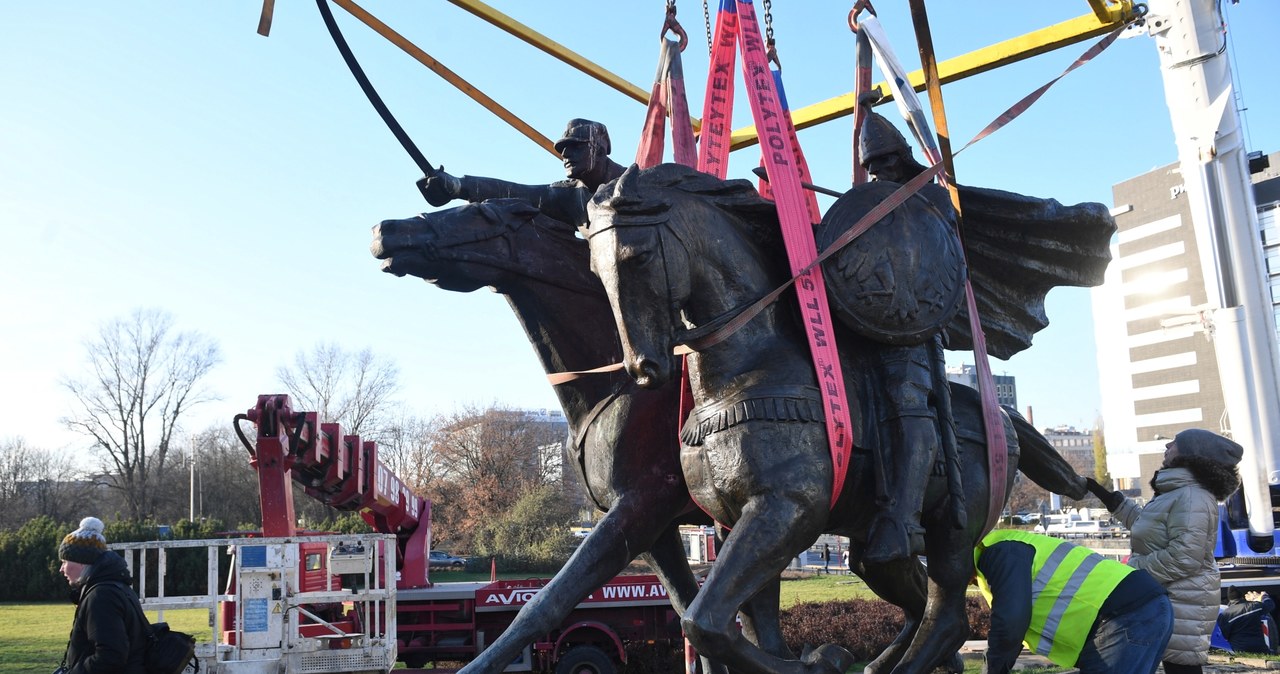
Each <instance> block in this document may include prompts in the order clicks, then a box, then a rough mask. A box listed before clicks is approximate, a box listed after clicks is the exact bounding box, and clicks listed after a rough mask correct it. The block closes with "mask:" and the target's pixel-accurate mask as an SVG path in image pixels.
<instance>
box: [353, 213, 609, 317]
mask: <svg viewBox="0 0 1280 674" xmlns="http://www.w3.org/2000/svg"><path fill="white" fill-rule="evenodd" d="M549 246H550V248H549ZM369 249H370V252H372V253H373V256H374V257H376V258H378V259H380V260H382V261H383V262H382V271H384V272H387V273H389V274H394V275H396V276H406V275H412V276H417V277H419V278H422V279H424V280H426V281H428V282H430V283H434V284H435V285H437V286H439V287H441V288H444V289H445V290H452V291H456V292H470V291H472V290H476V289H478V288H483V287H486V286H488V287H492V288H494V289H495V290H497V291H498V292H501V293H504V294H509V293H510V290H511V288H512V286H513V285H516V284H517V283H519V281H520V280H521V279H524V280H534V281H537V282H541V283H548V284H551V285H556V286H559V287H562V288H565V289H568V290H575V291H580V292H587V293H591V294H598V293H599V292H600V286H599V283H598V282H597V281H596V279H594V278H593V277H592V276H591V274H590V273H589V272H588V271H587V250H586V244H585V242H584V241H582V240H581V239H579V238H577V237H576V235H575V233H574V231H573V228H572V227H570V226H569V225H566V224H564V223H561V222H559V221H556V220H553V219H552V218H549V217H547V216H545V215H542V214H541V213H540V212H539V211H538V209H536V208H534V207H533V206H531V205H530V204H529V203H528V202H525V201H521V200H518V199H492V200H489V201H485V202H483V203H478V204H465V205H462V206H459V207H457V208H449V209H445V210H441V211H434V212H431V213H423V214H422V215H419V216H417V217H413V218H405V219H402V220H383V221H382V222H381V223H379V224H378V225H376V226H374V228H373V243H372V244H371V245H370V247H369Z"/></svg>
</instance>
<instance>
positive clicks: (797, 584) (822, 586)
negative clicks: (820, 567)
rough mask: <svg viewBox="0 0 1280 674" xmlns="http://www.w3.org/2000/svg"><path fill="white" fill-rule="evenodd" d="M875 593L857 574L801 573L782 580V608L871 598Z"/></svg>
mask: <svg viewBox="0 0 1280 674" xmlns="http://www.w3.org/2000/svg"><path fill="white" fill-rule="evenodd" d="M873 597H875V593H873V592H872V591H871V590H868V589H867V586H866V584H865V583H863V582H862V581H861V580H859V579H858V577H857V576H841V575H830V574H814V575H802V576H800V577H797V578H789V579H785V580H783V581H782V601H781V602H780V604H781V605H782V608H784V609H785V608H791V607H792V606H795V605H796V604H807V603H810V602H819V601H839V600H844V599H871V598H873Z"/></svg>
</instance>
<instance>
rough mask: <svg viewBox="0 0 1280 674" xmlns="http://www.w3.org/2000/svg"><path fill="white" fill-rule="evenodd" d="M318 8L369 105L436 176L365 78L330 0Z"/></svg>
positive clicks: (425, 171) (428, 172)
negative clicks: (339, 24)
mask: <svg viewBox="0 0 1280 674" xmlns="http://www.w3.org/2000/svg"><path fill="white" fill-rule="evenodd" d="M316 6H317V7H319V8H320V16H321V17H323V18H324V25H325V27H326V28H328V29H329V35H330V36H331V37H333V44H334V46H336V47H337V48H338V52H339V53H341V54H342V60H343V61H346V63H347V68H350V69H351V75H352V76H353V77H355V78H356V82H358V83H359V84H360V89H361V90H362V91H364V95H365V96H366V97H367V98H368V99H369V103H371V104H373V109H374V110H377V111H378V116H379V117H382V121H383V122H385V123H386V125H387V128H388V129H391V133H392V134H394V135H395V137H396V140H398V141H400V145H401V146H402V147H403V148H404V150H405V152H408V153H409V156H410V157H411V158H412V159H413V162H414V163H415V164H417V165H418V168H420V169H422V173H423V174H424V175H427V176H432V175H435V173H436V168H435V167H434V166H432V165H431V162H429V161H427V158H426V157H425V156H423V154H422V152H421V151H419V150H418V146H417V145H414V143H413V140H412V139H410V138H409V134H407V133H405V131H404V128H403V127H401V126H400V122H397V121H396V118H395V116H394V115H392V114H391V111H390V110H388V109H387V105H386V104H385V103H383V102H382V97H381V96H379V95H378V92H377V90H375V89H374V88H373V84H371V83H370V82H369V78H368V77H367V76H365V74H364V69H363V68H361V67H360V63H359V62H358V61H356V57H355V54H352V53H351V47H349V46H348V45H347V40H346V38H344V37H343V36H342V31H341V30H340V29H339V28H338V22H337V21H334V19H333V11H332V10H330V9H329V0H316ZM418 187H419V189H424V183H422V182H419V184H418ZM424 196H425V193H424Z"/></svg>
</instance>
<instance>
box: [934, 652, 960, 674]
mask: <svg viewBox="0 0 1280 674" xmlns="http://www.w3.org/2000/svg"><path fill="white" fill-rule="evenodd" d="M933 671H935V672H946V673H947V674H964V658H962V657H960V654H959V653H952V654H951V661H950V662H948V663H947V664H945V665H939V666H938V668H937V669H935V670H933Z"/></svg>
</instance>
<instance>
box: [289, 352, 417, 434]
mask: <svg viewBox="0 0 1280 674" xmlns="http://www.w3.org/2000/svg"><path fill="white" fill-rule="evenodd" d="M276 376H277V377H278V378H279V379H280V383H281V384H283V385H284V387H285V389H287V390H288V391H289V395H290V397H292V398H293V408H294V409H295V410H301V411H307V412H317V413H318V414H319V415H320V420H321V421H322V422H337V423H339V424H342V428H343V431H344V432H346V433H359V434H361V435H364V434H366V433H370V432H376V431H377V428H378V424H379V421H380V417H381V416H383V415H385V414H387V413H388V411H389V407H390V405H391V404H392V401H391V397H392V396H393V395H395V394H396V392H397V391H399V389H400V383H399V377H400V372H399V368H398V367H397V366H396V365H395V363H392V362H390V361H384V360H382V359H379V358H378V357H376V356H375V355H374V354H373V352H372V351H370V350H369V349H367V348H366V349H364V350H362V351H358V352H353V351H346V350H343V349H342V347H340V346H338V345H337V344H317V345H316V346H315V347H313V348H312V349H311V351H309V352H305V351H299V352H298V353H297V354H296V355H295V356H294V358H293V368H292V369H290V368H287V367H283V366H282V367H279V368H277V369H276Z"/></svg>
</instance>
